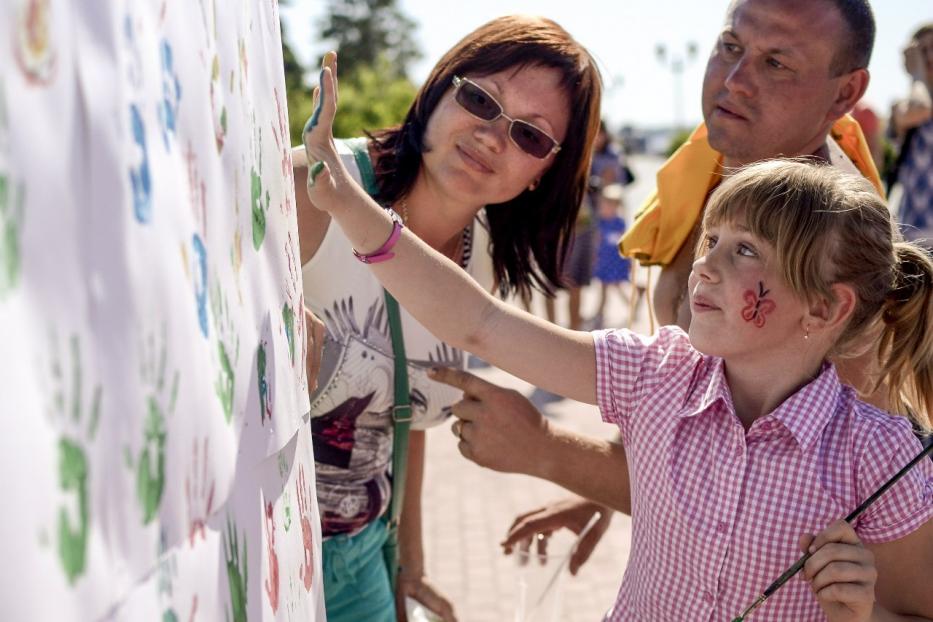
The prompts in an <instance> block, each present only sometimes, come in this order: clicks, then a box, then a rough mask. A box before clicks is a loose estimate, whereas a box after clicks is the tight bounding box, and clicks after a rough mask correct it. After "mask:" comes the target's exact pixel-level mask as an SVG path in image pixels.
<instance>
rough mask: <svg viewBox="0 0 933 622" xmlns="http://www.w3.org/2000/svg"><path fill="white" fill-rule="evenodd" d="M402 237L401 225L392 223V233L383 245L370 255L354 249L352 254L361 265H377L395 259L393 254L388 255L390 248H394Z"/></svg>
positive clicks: (395, 222) (397, 222)
mask: <svg viewBox="0 0 933 622" xmlns="http://www.w3.org/2000/svg"><path fill="white" fill-rule="evenodd" d="M400 237H402V223H400V222H399V221H397V220H393V221H392V233H390V234H389V239H388V240H386V241H385V244H383V245H382V246H380V247H379V248H377V249H376V250H374V251H373V252H371V253H367V254H365V255H364V254H362V253H360V252H359V251H357V250H356V249H353V254H354V255H355V256H356V258H357V259H359V260H360V261H362V262H363V263H379V262H381V261H388V260H389V259H392V258H393V257H395V253H390V252H389V251H391V250H392V247H393V246H395V243H396V242H398V239H399V238H400Z"/></svg>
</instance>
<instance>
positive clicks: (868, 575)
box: [800, 520, 878, 622]
mask: <svg viewBox="0 0 933 622" xmlns="http://www.w3.org/2000/svg"><path fill="white" fill-rule="evenodd" d="M800 549H801V551H803V552H806V551H808V550H812V551H815V553H814V554H813V557H811V558H810V559H809V560H807V563H806V565H805V566H804V567H803V572H804V576H805V577H806V579H807V581H809V582H810V587H811V589H812V590H813V593H814V594H815V595H816V598H817V600H818V601H819V603H820V607H822V608H823V613H825V614H826V619H827V620H828V621H829V622H836V621H839V622H842V621H846V622H856V621H858V620H870V619H871V614H872V609H873V608H874V603H875V581H876V580H877V579H878V571H877V570H876V568H875V557H874V555H873V554H872V552H871V551H869V550H868V549H866V548H865V547H864V546H862V542H861V540H859V538H858V536H857V535H856V533H855V530H854V529H852V526H851V525H850V524H849V523H847V522H845V521H844V520H839V521H836V522H835V523H833V524H831V525H830V526H829V527H827V528H826V529H824V530H823V531H822V532H820V533H819V534H817V536H816V537H814V536H812V535H809V534H808V535H804V536H801V538H800Z"/></svg>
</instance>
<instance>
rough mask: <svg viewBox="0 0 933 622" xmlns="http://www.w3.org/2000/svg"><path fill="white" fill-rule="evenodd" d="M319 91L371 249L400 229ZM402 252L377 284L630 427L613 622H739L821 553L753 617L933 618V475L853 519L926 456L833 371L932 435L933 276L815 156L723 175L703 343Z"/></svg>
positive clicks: (919, 470)
mask: <svg viewBox="0 0 933 622" xmlns="http://www.w3.org/2000/svg"><path fill="white" fill-rule="evenodd" d="M324 80H325V82H326V83H327V85H328V87H329V88H327V89H326V91H327V92H328V93H329V95H328V99H327V100H326V101H325V103H324V107H323V110H324V112H323V114H322V116H321V122H320V124H319V126H318V128H317V129H316V130H315V131H313V132H311V133H310V134H309V135H307V136H306V138H305V144H306V148H307V151H308V159H309V162H322V163H323V166H322V167H321V166H319V167H318V168H319V169H321V170H319V173H318V174H317V177H316V179H315V180H314V183H313V184H311V185H309V189H308V191H309V196H310V198H311V200H312V201H313V202H314V203H315V205H316V206H317V207H318V208H320V209H325V210H327V211H328V212H329V213H330V214H331V216H332V217H333V219H334V220H335V221H336V222H337V223H338V224H339V225H340V226H341V228H343V230H344V231H345V232H346V233H347V237H348V238H349V240H350V241H351V243H352V244H354V246H355V248H356V249H357V250H358V251H360V252H363V253H365V252H372V251H373V250H374V249H376V248H379V247H380V245H381V244H383V241H384V240H386V239H387V238H390V236H389V231H390V230H394V228H395V225H393V223H391V222H390V220H389V218H388V217H387V216H386V214H385V213H384V211H383V210H382V209H381V208H379V206H377V205H376V204H375V203H373V202H372V201H371V200H370V199H369V198H368V196H366V194H365V193H364V192H362V191H361V190H360V189H359V188H358V187H356V186H355V185H354V183H353V182H352V180H351V179H350V178H349V176H348V175H346V172H345V171H344V170H342V163H341V161H340V159H339V158H338V157H337V156H336V154H335V153H334V150H333V145H332V141H331V139H330V136H329V134H328V131H327V130H328V129H329V127H330V125H329V124H330V122H331V121H332V119H333V115H334V112H335V101H334V100H333V95H331V93H333V89H332V88H330V87H332V86H333V82H332V74H331V70H330V69H328V70H327V71H326V72H325V78H324ZM520 112H521V111H519V112H516V113H515V114H518V113H520ZM477 131H479V130H477ZM499 138H502V137H499ZM558 138H559V136H558ZM506 140H507V139H506ZM500 148H501V149H508V148H510V147H508V145H507V144H505V143H503V144H501V145H500ZM495 162H496V161H495V160H494V159H493V160H491V164H492V166H493V170H494V165H495ZM529 181H533V180H529ZM392 237H393V238H394V237H395V236H394V234H393V236H392ZM390 239H392V238H390ZM393 243H394V245H393V248H392V249H391V252H392V253H393V256H392V257H391V260H389V261H382V262H380V263H377V264H373V265H372V269H373V271H374V274H376V276H377V277H378V278H379V279H380V280H381V281H382V282H383V284H384V285H385V286H386V287H387V288H388V289H389V291H390V292H392V293H393V294H394V295H395V296H396V297H397V298H398V299H399V302H400V303H401V304H402V305H403V306H404V307H405V308H406V309H407V310H408V311H409V312H410V313H411V314H412V315H413V316H415V317H416V318H418V319H419V320H420V321H421V322H422V323H423V324H424V325H425V326H426V327H427V328H428V329H429V330H431V331H432V332H434V333H435V334H436V336H437V337H438V338H439V339H442V340H443V341H446V342H448V343H451V344H454V345H456V346H458V347H461V348H463V349H465V350H468V351H471V352H475V353H476V354H478V355H479V356H481V357H483V358H484V359H485V360H487V361H489V362H491V363H493V364H496V365H498V366H499V367H501V368H503V369H505V370H507V371H510V372H511V373H514V374H516V375H517V376H519V377H522V378H524V379H525V380H526V381H528V382H530V383H531V384H533V385H536V386H539V387H542V388H545V389H547V390H550V391H553V392H556V393H559V394H562V395H565V396H568V397H571V398H573V399H577V400H579V401H583V402H587V403H597V404H599V406H600V409H601V411H602V414H603V417H604V418H605V419H606V420H608V421H611V422H613V423H616V424H617V425H618V426H619V427H620V429H621V431H622V436H623V440H624V442H625V446H626V451H627V455H628V461H629V469H630V478H631V489H632V499H633V508H632V509H633V529H634V531H633V543H632V554H631V557H630V560H629V565H628V567H627V569H626V572H625V577H624V579H623V582H622V586H621V588H620V590H619V595H618V598H617V600H616V604H615V606H614V607H613V608H612V610H611V611H610V612H609V614H608V616H607V617H608V619H610V620H647V621H654V620H689V621H694V620H710V621H716V622H719V621H721V620H729V619H731V618H732V617H734V616H735V615H736V614H738V613H740V612H741V611H742V610H743V609H744V607H745V606H746V605H748V604H750V603H751V602H752V601H753V600H754V599H755V598H756V597H757V596H758V594H760V593H761V591H762V590H763V589H764V588H765V587H766V586H768V585H769V584H770V583H771V582H772V581H773V580H774V579H775V578H776V577H777V576H779V575H780V574H781V573H782V572H783V571H784V570H785V569H786V568H787V567H788V566H789V565H790V564H791V563H793V562H794V561H795V560H796V559H797V557H799V555H800V552H801V550H807V549H809V550H812V551H815V554H814V555H813V557H811V558H810V560H809V561H808V563H807V565H806V566H805V568H804V571H803V572H802V573H801V574H800V575H798V576H797V577H796V578H794V579H793V580H792V581H790V582H789V583H788V584H787V585H785V586H784V587H783V588H782V589H781V590H780V591H778V592H777V594H776V595H774V596H773V597H772V599H771V600H770V601H769V602H767V603H766V604H765V605H764V606H762V607H761V608H760V609H758V610H757V611H756V612H755V614H754V619H755V620H781V621H785V620H794V621H797V620H819V619H827V620H831V621H833V622H835V621H837V620H838V621H842V620H846V621H862V620H897V619H912V620H916V619H923V618H924V617H925V618H933V590H931V589H930V586H931V583H930V582H931V578H933V521H931V520H930V518H931V517H933V464H931V462H930V461H924V462H922V463H920V464H919V465H918V466H917V467H915V468H914V469H913V470H912V471H911V472H910V473H908V474H907V475H906V476H905V477H904V478H903V479H901V480H900V481H899V482H898V483H897V484H896V485H895V486H894V487H892V488H891V489H890V490H889V491H888V492H887V493H886V494H885V495H884V496H883V497H881V499H880V500H878V501H877V502H876V503H875V504H874V505H873V506H872V507H871V508H870V509H869V510H868V511H866V512H865V513H863V514H862V515H861V516H860V517H859V519H858V520H856V521H855V522H854V524H853V525H849V524H847V523H845V522H844V521H841V520H839V519H840V517H843V516H845V515H846V514H848V513H849V512H850V511H851V510H852V509H853V508H854V507H856V506H857V505H858V504H859V503H860V502H861V501H862V500H864V499H865V498H866V497H868V496H869V495H870V494H871V493H872V492H873V491H874V490H875V489H876V488H877V487H878V486H879V485H880V484H882V483H883V482H885V481H886V480H887V479H888V478H889V477H890V476H891V475H893V474H894V473H895V472H896V471H897V470H898V469H899V468H900V467H901V466H902V465H904V464H905V463H907V462H908V461H909V460H910V459H911V458H912V457H913V456H914V455H916V453H918V452H919V450H920V449H921V446H920V444H919V442H918V441H917V439H916V438H915V437H914V436H913V434H912V430H911V424H910V422H909V421H908V419H907V418H906V417H898V416H894V415H889V414H886V413H884V412H882V411H880V410H877V409H875V408H873V407H871V406H868V405H867V404H864V403H862V402H860V401H859V400H858V399H857V396H856V395H855V394H854V392H853V391H852V389H850V388H848V387H844V386H842V385H841V384H840V383H839V380H838V377H837V376H836V372H835V369H834V367H833V366H832V365H831V364H829V363H828V362H826V361H827V357H828V356H829V355H830V354H832V355H833V356H834V357H840V356H843V355H845V354H862V353H866V352H867V351H868V350H869V348H871V349H872V352H875V353H876V354H877V356H876V357H875V358H876V359H877V360H879V361H880V365H881V369H880V372H879V375H878V378H879V383H880V382H881V381H884V382H886V383H887V385H886V387H887V389H888V397H889V402H890V404H891V407H892V409H894V410H896V411H897V412H899V413H903V414H907V413H913V416H914V418H915V423H916V424H917V425H918V426H920V427H926V428H928V427H929V425H930V421H929V418H928V413H929V412H930V408H931V406H933V262H931V260H930V258H929V256H927V255H926V254H925V252H924V251H922V250H921V249H919V248H918V247H916V246H913V245H910V244H906V243H903V242H901V241H899V239H897V234H896V232H895V228H894V225H893V223H892V221H891V217H890V214H889V212H888V210H887V208H886V206H885V205H884V203H883V202H882V201H881V200H880V199H879V198H878V197H877V195H876V194H875V192H874V190H873V189H872V187H871V186H870V185H869V184H868V183H867V182H865V181H864V180H862V179H860V178H856V177H851V176H847V175H845V174H843V173H840V172H838V171H836V170H834V169H832V168H830V167H823V166H817V165H815V164H810V163H803V162H799V161H772V162H766V163H762V164H757V165H754V166H750V167H747V168H745V169H743V170H741V171H739V172H737V173H735V174H733V175H732V176H730V177H729V178H728V179H726V180H725V181H723V183H722V184H720V186H719V187H718V188H717V190H716V191H715V192H714V193H713V195H712V196H711V198H710V200H709V203H708V205H707V208H706V213H705V215H704V221H703V231H702V235H701V242H700V245H699V247H698V249H697V259H696V261H695V263H694V265H693V271H692V273H691V276H690V289H689V291H690V302H691V310H692V312H693V318H692V321H691V324H690V331H689V337H688V335H686V334H685V333H683V332H682V331H681V330H679V329H677V328H673V327H666V328H663V329H661V331H660V332H659V334H658V335H657V336H654V337H641V336H638V335H636V334H634V333H632V332H630V331H626V330H617V331H600V332H596V333H594V334H590V333H581V332H578V331H570V330H567V329H563V328H561V327H558V326H555V325H553V324H549V323H547V322H545V321H543V320H541V319H539V318H536V317H533V316H531V315H528V314H526V313H524V312H522V311H520V310H518V309H516V308H514V307H513V306H510V305H508V304H506V303H504V302H502V301H500V300H497V299H495V298H493V297H491V296H489V295H488V294H487V293H486V292H485V291H483V290H482V289H481V288H480V287H478V286H477V285H476V284H475V282H474V281H472V280H471V279H469V278H467V277H464V276H463V274H462V271H461V270H459V269H458V268H457V267H456V266H455V265H454V264H452V263H451V262H449V261H446V260H445V259H444V258H443V257H442V256H441V255H439V254H437V253H435V252H433V251H432V250H431V249H430V248H429V247H427V246H426V245H425V244H424V243H423V242H420V241H419V240H418V239H417V238H416V237H414V236H411V235H409V234H408V233H407V232H405V231H402V235H401V236H400V237H399V238H398V240H397V242H395V241H394V240H393ZM382 250H383V251H385V250H386V249H385V248H384V245H383V248H382ZM876 388H877V387H876ZM465 425H469V424H468V423H467V424H465ZM461 433H462V428H461ZM821 530H822V531H821ZM816 532H819V533H818V535H817V536H815V537H813V536H810V535H806V534H811V533H816ZM798 547H799V548H798ZM876 601H877V602H876ZM908 616H914V617H908Z"/></svg>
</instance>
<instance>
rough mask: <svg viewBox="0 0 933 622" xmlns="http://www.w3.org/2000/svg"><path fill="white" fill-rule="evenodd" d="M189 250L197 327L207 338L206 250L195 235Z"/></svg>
mask: <svg viewBox="0 0 933 622" xmlns="http://www.w3.org/2000/svg"><path fill="white" fill-rule="evenodd" d="M191 248H192V249H193V251H194V301H195V304H196V305H197V311H198V325H199V326H200V327H201V334H202V335H204V337H205V338H207V335H208V322H207V249H206V248H205V247H204V242H203V241H202V240H201V236H200V235H198V234H197V233H195V234H194V235H193V236H192V237H191Z"/></svg>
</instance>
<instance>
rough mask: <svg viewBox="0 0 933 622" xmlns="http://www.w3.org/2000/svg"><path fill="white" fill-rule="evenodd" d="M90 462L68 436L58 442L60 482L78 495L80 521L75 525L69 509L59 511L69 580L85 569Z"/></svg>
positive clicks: (61, 544) (61, 555)
mask: <svg viewBox="0 0 933 622" xmlns="http://www.w3.org/2000/svg"><path fill="white" fill-rule="evenodd" d="M87 476H88V465H87V457H86V456H85V454H84V450H83V449H82V448H81V446H79V445H77V444H76V443H74V442H72V441H70V440H69V439H67V438H62V439H59V441H58V481H59V484H61V487H62V490H63V491H66V492H67V491H72V490H73V491H74V493H75V495H77V498H78V524H77V526H74V525H72V523H71V519H70V518H69V517H68V511H67V510H66V509H65V508H63V507H62V508H59V510H58V557H59V559H60V560H61V562H62V568H63V569H64V570H65V576H67V577H68V583H70V584H72V585H74V582H75V580H76V579H77V578H78V577H79V576H80V575H81V574H82V573H83V572H84V565H85V563H86V561H87V560H86V556H87V536H88V522H89V516H88V514H89V511H88V490H87Z"/></svg>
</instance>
